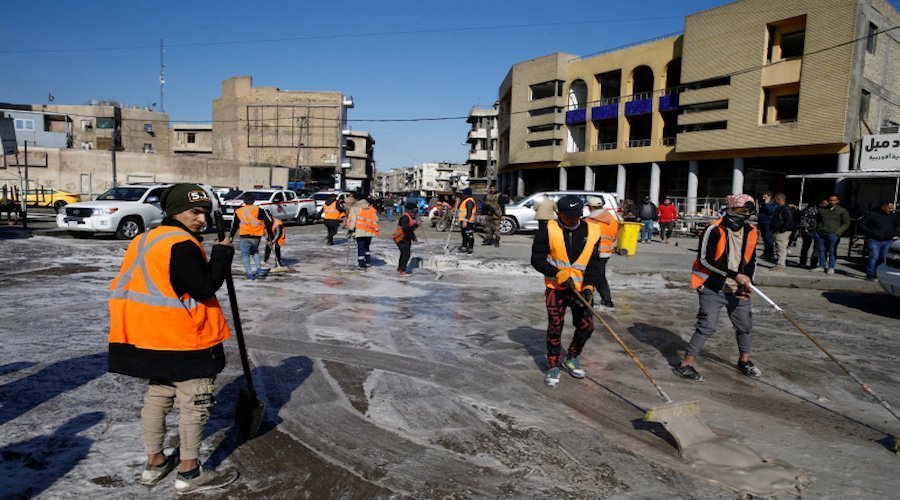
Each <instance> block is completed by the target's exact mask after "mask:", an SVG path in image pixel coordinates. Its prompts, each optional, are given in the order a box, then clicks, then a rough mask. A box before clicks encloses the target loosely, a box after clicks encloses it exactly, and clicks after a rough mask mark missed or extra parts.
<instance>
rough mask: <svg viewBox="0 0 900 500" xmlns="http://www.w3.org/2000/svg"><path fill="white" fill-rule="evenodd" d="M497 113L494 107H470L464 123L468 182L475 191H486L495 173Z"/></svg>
mask: <svg viewBox="0 0 900 500" xmlns="http://www.w3.org/2000/svg"><path fill="white" fill-rule="evenodd" d="M497 114H498V111H497V109H496V108H490V109H479V108H476V107H472V109H471V110H469V116H468V117H467V118H466V123H468V124H469V126H470V129H469V133H468V135H467V136H466V142H467V143H468V144H469V156H468V159H467V160H466V163H467V164H468V165H469V184H470V185H471V187H472V190H473V191H475V192H486V191H487V187H488V184H489V183H490V182H491V180H495V179H496V174H497V171H496V169H497Z"/></svg>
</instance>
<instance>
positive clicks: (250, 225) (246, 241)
mask: <svg viewBox="0 0 900 500" xmlns="http://www.w3.org/2000/svg"><path fill="white" fill-rule="evenodd" d="M255 201H256V198H254V197H253V194H252V193H244V205H243V206H242V207H241V208H238V209H237V210H235V211H234V219H233V220H232V222H231V237H232V238H234V235H235V234H238V233H239V234H240V237H241V262H243V263H244V269H245V270H246V272H247V279H248V280H254V279H257V278H258V279H265V277H266V273H267V272H268V271H267V270H264V269H263V268H262V266H261V265H260V262H259V242H260V240H262V237H263V236H266V239H267V240H268V241H272V220H271V219H270V218H269V214H268V212H266V211H265V210H263V209H261V208H260V207H259V206H258V205H255V204H254V203H255ZM251 259H252V262H253V263H254V264H256V271H254V270H253V268H252V266H251V265H250V262H251Z"/></svg>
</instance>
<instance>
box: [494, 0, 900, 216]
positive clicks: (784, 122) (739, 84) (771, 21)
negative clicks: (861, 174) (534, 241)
mask: <svg viewBox="0 0 900 500" xmlns="http://www.w3.org/2000/svg"><path fill="white" fill-rule="evenodd" d="M898 24H900V15H898V13H897V11H896V10H895V9H894V8H893V7H891V5H890V4H888V3H887V2H885V1H884V0H858V1H856V2H847V1H845V0H841V1H838V0H788V1H783V0H753V1H750V0H740V1H737V2H733V3H730V4H728V5H724V6H722V7H718V8H714V9H710V10H707V11H703V12H699V13H696V14H692V15H690V16H688V17H687V19H686V22H685V31H684V34H683V35H671V36H667V37H663V38H662V39H657V40H653V41H649V42H644V43H641V44H638V45H636V46H631V47H625V48H621V49H615V50H612V51H607V52H605V53H601V54H594V55H591V56H586V57H576V56H573V55H569V54H561V53H556V54H551V55H547V56H543V57H540V58H537V59H532V60H529V61H525V62H521V63H518V64H515V65H514V66H513V67H512V68H511V69H510V71H509V73H508V74H507V76H506V78H505V80H504V81H503V83H502V85H501V86H500V89H499V94H500V109H499V110H500V116H499V122H500V125H499V133H500V136H499V161H500V174H501V187H502V188H503V189H504V190H505V191H507V192H509V193H510V194H514V195H515V194H518V195H524V194H526V193H530V192H534V191H537V190H540V189H551V188H553V189H556V188H560V189H562V188H569V189H579V188H582V187H583V188H585V189H592V188H593V189H604V190H610V191H612V190H615V191H616V192H617V193H618V194H619V196H620V197H627V198H641V197H643V196H650V197H651V198H653V199H654V201H658V200H659V199H660V198H661V197H662V196H677V197H684V198H686V207H685V208H686V209H687V211H688V212H694V211H696V210H698V206H697V200H698V199H702V198H704V197H723V196H725V195H727V194H730V193H732V192H736V191H745V192H751V193H754V194H755V193H759V192H762V191H765V190H783V191H786V192H789V193H792V194H793V193H798V192H799V185H798V184H799V181H795V180H791V179H787V178H786V175H788V174H808V173H814V172H845V171H850V170H852V169H855V168H856V166H857V165H856V160H855V157H856V153H858V151H859V144H860V142H859V141H860V136H861V134H866V133H868V132H867V130H869V129H871V130H872V131H874V132H877V131H878V130H879V129H881V128H882V127H887V128H890V127H891V126H893V125H894V124H896V123H897V122H898V121H900V107H898V103H900V88H898V85H900V79H898V78H897V75H896V73H897V72H898V71H900V42H898V40H900V33H898V32H897V31H896V30H894V31H889V32H885V33H880V29H883V28H886V27H888V28H889V27H894V26H897V25H898ZM854 182H856V181H854ZM859 182H863V181H859ZM842 187H844V188H846V186H843V185H839V186H838V188H839V189H840V188H842ZM833 189H835V186H834V185H833V184H832V185H828V184H826V183H818V187H817V188H813V192H812V193H811V194H810V193H809V192H808V194H810V196H811V198H810V199H812V198H814V197H817V196H820V195H822V194H824V193H826V192H829V191H831V190H833ZM818 191H821V192H818ZM851 191H853V192H857V191H858V189H854V190H851ZM803 201H806V202H808V201H809V199H806V200H803Z"/></svg>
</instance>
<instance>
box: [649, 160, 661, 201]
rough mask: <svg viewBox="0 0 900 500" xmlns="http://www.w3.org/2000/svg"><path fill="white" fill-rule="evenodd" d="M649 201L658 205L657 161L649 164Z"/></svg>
mask: <svg viewBox="0 0 900 500" xmlns="http://www.w3.org/2000/svg"><path fill="white" fill-rule="evenodd" d="M650 201H652V202H653V203H655V204H656V205H657V206H658V205H659V163H656V162H654V163H651V164H650Z"/></svg>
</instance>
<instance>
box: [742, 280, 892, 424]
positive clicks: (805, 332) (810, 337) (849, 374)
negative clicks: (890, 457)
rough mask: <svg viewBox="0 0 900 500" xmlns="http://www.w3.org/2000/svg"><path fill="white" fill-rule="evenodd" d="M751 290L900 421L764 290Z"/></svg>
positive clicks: (886, 405)
mask: <svg viewBox="0 0 900 500" xmlns="http://www.w3.org/2000/svg"><path fill="white" fill-rule="evenodd" d="M750 289H751V290H753V291H754V292H756V294H757V295H759V296H760V297H762V298H763V300H765V301H766V302H768V303H769V304H770V305H771V306H772V307H774V308H775V310H776V311H778V312H780V313H781V315H782V316H784V319H786V320H788V321H789V322H790V323H791V324H792V325H794V327H796V328H797V330H800V333H802V334H803V335H805V336H806V338H808V339H809V340H811V341H812V343H813V344H815V345H816V347H818V348H819V349H820V350H821V351H822V352H824V353H825V355H826V356H828V357H829V358H831V360H832V361H834V363H835V364H836V365H838V366H839V367H840V368H841V370H844V373H846V374H847V375H848V376H849V377H850V378H852V379H853V380H854V381H855V382H856V383H857V384H859V386H860V387H862V390H863V391H865V392H866V393H867V394H869V395H870V396H872V397H873V398H875V399H876V400H877V401H878V403H879V404H881V406H883V407H884V409H886V410H887V411H889V412H891V415H893V416H894V418H896V419H897V420H900V415H897V412H896V411H894V408H893V407H891V405H890V403H888V402H887V401H885V400H884V399H882V398H881V396H879V395H878V394H876V393H875V391H873V390H872V388H871V387H869V384H867V383H865V382H863V381H862V379H860V378H859V377H857V376H856V374H855V373H853V372H851V371H850V370H848V369H847V367H846V366H844V364H843V363H841V362H840V360H839V359H837V358H836V357H834V355H832V354H831V353H830V352H829V351H828V349H826V348H825V346H823V345H822V344H820V343H819V341H818V340H816V338H815V337H813V336H812V335H811V334H810V333H809V332H807V331H806V329H805V328H803V327H802V326H800V324H799V323H797V322H796V321H795V320H794V318H792V317H791V316H790V315H789V314H788V313H786V312H785V311H784V309H782V308H781V307H779V306H778V304H776V303H775V302H774V301H772V299H770V298H769V297H768V296H767V295H766V294H764V293H763V292H762V290H760V289H759V288H756V286H754V285H752V284H751V285H750Z"/></svg>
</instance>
